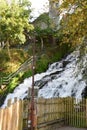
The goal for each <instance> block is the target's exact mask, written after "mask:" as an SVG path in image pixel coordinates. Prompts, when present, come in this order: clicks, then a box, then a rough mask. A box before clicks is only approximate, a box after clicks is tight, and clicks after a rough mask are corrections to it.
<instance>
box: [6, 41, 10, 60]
mask: <svg viewBox="0 0 87 130" xmlns="http://www.w3.org/2000/svg"><path fill="white" fill-rule="evenodd" d="M6 45H7V52H8V56H9V59H10V60H11V53H10V49H9V46H10V44H9V42H8V41H7V43H6Z"/></svg>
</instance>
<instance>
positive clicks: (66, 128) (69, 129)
mask: <svg viewBox="0 0 87 130" xmlns="http://www.w3.org/2000/svg"><path fill="white" fill-rule="evenodd" d="M58 130H87V128H75V127H67V126H66V127H61V128H58Z"/></svg>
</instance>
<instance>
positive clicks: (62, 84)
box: [3, 50, 87, 107]
mask: <svg viewBox="0 0 87 130" xmlns="http://www.w3.org/2000/svg"><path fill="white" fill-rule="evenodd" d="M79 53H80V52H79V50H76V51H74V52H73V53H71V54H70V55H68V56H67V57H66V58H65V59H62V60H61V61H59V62H56V63H53V64H51V65H49V68H48V70H47V71H46V72H44V73H41V74H36V75H35V86H38V87H39V93H38V97H43V98H53V97H68V96H73V97H76V98H81V97H82V94H83V91H84V89H85V88H86V81H85V79H83V72H84V69H85V66H86V64H87V54H86V55H85V56H84V58H83V61H82V60H80V58H79V57H80V56H79V55H80V54H79ZM80 65H81V66H80ZM31 85H32V77H29V78H26V79H25V80H24V82H23V83H21V84H20V85H19V86H17V87H16V88H15V90H14V92H13V93H10V94H8V95H7V97H6V99H5V102H4V105H3V107H5V106H6V104H7V100H8V99H10V98H11V99H14V97H17V98H18V99H24V98H26V97H27V95H28V88H29V87H31Z"/></svg>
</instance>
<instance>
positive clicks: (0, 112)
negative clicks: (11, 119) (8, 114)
mask: <svg viewBox="0 0 87 130" xmlns="http://www.w3.org/2000/svg"><path fill="white" fill-rule="evenodd" d="M3 113H4V109H0V130H2V126H3Z"/></svg>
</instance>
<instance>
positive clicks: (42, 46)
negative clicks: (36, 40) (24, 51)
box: [40, 37, 44, 50]
mask: <svg viewBox="0 0 87 130" xmlns="http://www.w3.org/2000/svg"><path fill="white" fill-rule="evenodd" d="M40 40H41V50H43V48H44V44H43V38H42V37H41V38H40Z"/></svg>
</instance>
